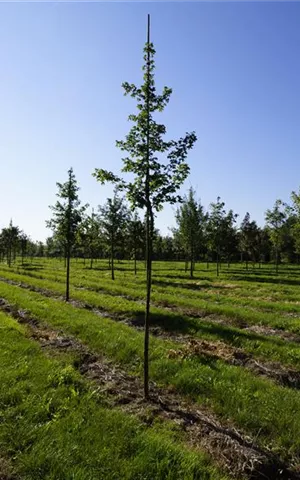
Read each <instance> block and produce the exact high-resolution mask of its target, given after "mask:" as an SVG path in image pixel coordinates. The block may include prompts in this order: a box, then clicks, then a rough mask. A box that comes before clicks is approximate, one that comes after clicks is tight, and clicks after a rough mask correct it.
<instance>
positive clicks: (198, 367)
mask: <svg viewBox="0 0 300 480" xmlns="http://www.w3.org/2000/svg"><path fill="white" fill-rule="evenodd" d="M94 267H95V268H94V269H92V270H91V269H90V268H88V265H87V264H86V265H84V264H83V262H82V261H75V260H74V261H73V262H72V270H71V298H72V299H73V300H76V301H77V302H78V303H74V304H71V305H67V304H65V303H64V302H63V300H62V298H61V295H62V294H63V292H64V275H65V272H64V266H63V263H62V262H60V261H58V260H51V261H50V260H44V259H43V260H40V261H34V262H32V263H30V262H29V263H27V264H26V265H24V266H21V265H20V264H18V265H14V266H13V267H12V268H11V269H9V268H8V267H6V266H5V265H3V264H0V277H1V278H2V280H1V282H0V297H2V298H5V299H6V300H7V301H8V302H9V303H10V304H13V305H15V306H17V308H18V309H23V310H24V309H25V310H26V311H28V312H30V315H32V316H33V317H34V318H35V319H38V320H39V321H40V322H42V323H44V324H48V325H50V326H52V327H53V328H56V329H57V328H59V329H61V330H63V331H64V332H66V333H67V334H71V335H73V336H74V337H75V338H77V339H78V340H79V341H80V342H82V343H83V344H84V345H86V346H87V347H88V348H90V349H92V351H94V352H96V353H97V354H101V355H104V356H105V357H106V358H108V359H109V360H110V361H113V362H115V364H116V365H121V366H122V368H124V369H125V370H126V371H127V372H129V373H130V374H132V375H135V376H137V377H139V376H141V374H142V358H143V333H142V331H141V330H139V329H136V328H135V327H134V325H140V324H141V322H142V318H143V309H144V305H143V302H144V287H145V278H144V277H145V274H144V267H143V264H142V263H141V264H139V271H138V275H137V276H136V277H135V276H134V274H133V272H132V264H130V262H121V263H119V264H117V271H116V280H115V281H114V282H113V281H112V280H111V279H110V273H109V271H108V270H107V262H104V261H101V262H100V261H98V262H97V263H95V264H94ZM183 267H184V266H183V264H180V263H177V264H175V263H167V262H166V263H154V275H153V304H154V305H153V308H152V325H153V326H152V330H153V329H154V330H153V334H154V333H155V334H156V335H152V336H151V378H152V379H153V380H154V381H155V382H157V384H159V385H160V386H161V387H162V388H166V389H172V391H173V392H174V394H175V395H178V398H183V399H190V400H192V401H194V402H196V403H197V404H198V406H199V408H200V409H201V408H202V409H203V408H204V409H206V410H207V409H208V410H209V411H211V412H212V414H213V415H217V417H218V418H219V419H220V421H221V422H223V424H224V425H225V426H226V425H227V426H231V427H235V428H237V429H239V430H240V431H241V432H245V434H247V435H249V436H250V438H252V439H255V442H256V443H257V444H258V445H259V446H260V447H261V448H263V449H267V450H270V451H272V452H273V453H274V455H277V456H278V457H279V458H280V459H281V460H282V461H283V462H285V463H286V464H288V465H290V466H291V468H292V469H294V470H297V468H298V467H297V465H299V459H300V413H299V412H300V392H299V390H297V389H295V388H294V389H291V388H288V387H284V386H282V385H280V384H278V382H277V381H275V380H272V379H270V378H263V377H261V376H258V375H257V374H256V372H255V371H251V370H249V369H247V368H244V366H243V365H232V364H229V363H228V361H227V359H226V355H225V354H223V355H209V354H208V352H207V351H202V352H201V351H199V350H197V352H196V353H195V354H193V352H192V354H189V355H182V351H183V347H182V344H184V342H185V337H187V338H188V340H189V341H190V339H191V337H193V338H195V339H199V340H200V339H201V340H203V339H204V340H205V341H207V342H210V345H212V346H218V347H220V345H227V346H228V347H230V348H238V349H239V353H241V352H242V353H243V352H244V353H245V354H247V355H250V356H251V358H253V359H254V360H255V361H264V362H267V364H266V363H265V364H264V365H267V366H268V368H270V369H271V370H272V368H273V369H275V370H276V368H277V369H278V368H285V369H286V368H292V369H293V371H294V372H296V373H297V372H298V373H299V371H300V369H299V364H300V344H299V343H298V334H299V337H300V303H299V301H300V289H299V286H300V285H299V284H300V269H298V268H297V267H282V268H281V271H280V273H279V275H276V274H275V272H274V268H273V267H270V266H264V267H262V268H260V269H258V268H255V269H254V268H252V267H249V270H246V269H245V268H244V267H241V266H239V265H233V266H231V267H230V268H225V267H222V270H221V274H220V276H219V277H216V275H215V271H214V269H213V268H212V266H210V268H209V269H207V268H206V265H197V266H196V272H195V278H194V279H190V278H189V277H188V274H187V273H185V271H184V268H183ZM7 280H10V281H13V282H17V283H20V282H22V286H23V287H24V286H26V287H31V288H38V289H40V292H39V293H37V292H33V291H30V290H28V289H25V288H21V286H17V285H9V284H8V283H7ZM298 290H299V292H298ZM46 294H47V295H48V296H46ZM52 297H53V298H52ZM84 304H88V305H90V306H91V307H96V308H97V309H98V310H99V311H100V313H101V312H102V313H103V314H104V313H105V315H104V316H99V314H97V312H95V311H88V310H86V309H83V308H80V307H81V306H82V305H84ZM98 313H99V312H98ZM0 320H1V326H2V324H4V325H6V323H5V322H8V320H7V317H5V318H4V316H3V315H2V316H1V317H0ZM124 320H126V321H128V320H129V322H128V324H126V323H124ZM10 322H11V320H10ZM155 328H159V332H160V333H158V332H157V331H155ZM8 331H10V332H14V335H16V333H15V332H18V338H19V340H20V337H21V336H22V335H23V336H24V332H22V335H21V333H20V327H16V325H14V329H13V328H12V326H11V325H10V328H8ZM167 335H168V336H167ZM178 338H179V339H180V343H178V341H177V340H178ZM22 341H24V342H25V341H26V342H29V340H28V339H24V338H23V340H22ZM8 343H9V342H8V338H6V337H5V338H4V340H3V345H4V347H5V348H4V347H3V348H4V350H6V349H7V350H8V347H7V345H8ZM31 343H32V342H31ZM32 348H33V347H32ZM34 348H36V352H38V348H37V347H34ZM1 351H2V348H1ZM22 351H23V350H22V346H20V348H19V347H18V348H17V347H16V348H14V354H13V353H12V352H11V351H10V352H7V359H8V358H10V356H11V355H16V354H18V355H21V356H22ZM225 353H226V351H225ZM36 355H38V356H39V360H37V363H36V365H35V366H32V368H30V371H31V372H34V371H35V369H38V365H37V364H38V363H41V357H42V354H41V353H40V352H38V353H36ZM20 358H21V357H20ZM52 361H53V362H58V360H57V359H53V358H52V359H50V358H45V362H52ZM68 361H69V362H70V359H69V360H68ZM26 362H28V360H26ZM26 362H25V364H26ZM63 362H66V360H65V359H61V358H60V359H59V367H57V368H66V367H65V366H64V365H63ZM20 363H23V360H20ZM71 363H72V362H71ZM51 368H52V367H51ZM2 370H3V368H2V369H1V371H2ZM4 370H5V374H4V377H5V375H6V371H7V366H6V367H5V366H4ZM14 375H15V377H16V378H17V377H18V373H17V368H16V366H15V365H12V366H11V369H10V377H9V380H7V381H8V382H9V381H10V382H12V380H13V379H14V378H15V377H14ZM32 375H33V377H34V373H32ZM72 375H73V373H72ZM74 375H75V373H74ZM75 376H76V375H75ZM34 378H35V377H34ZM36 378H37V384H38V385H37V387H38V386H39V388H44V391H45V392H48V389H49V388H50V390H51V387H49V384H47V383H46V384H44V385H43V386H42V383H41V377H40V376H39V374H38V372H37V375H36ZM72 378H73V377H72ZM74 378H75V377H74ZM76 381H77V380H76ZM81 382H82V381H81ZM18 385H19V383H18ZM84 388H85V389H87V390H85V389H83V391H82V392H81V391H80V392H79V394H78V395H77V396H76V402H78V404H76V406H75V407H74V405H73V407H72V415H73V417H74V418H73V417H72V415H71V416H70V418H69V417H68V416H67V420H64V421H65V423H63V420H62V423H63V424H64V425H65V426H66V425H67V424H68V425H69V423H70V422H71V424H72V422H73V424H74V431H76V428H75V425H76V424H77V422H79V424H80V421H81V422H82V420H80V419H79V417H77V415H80V414H82V408H83V405H86V402H87V401H91V400H87V398H86V397H85V395H87V397H88V395H89V394H88V393H87V392H88V387H86V386H85V387H84ZM50 390H49V391H50ZM52 394H53V392H52ZM52 394H50V393H49V395H50V396H51V395H52ZM45 395H46V393H45ZM74 401H75V400H74ZM82 402H83V403H82ZM21 403H22V402H21ZM31 403H32V402H31ZM32 404H33V403H32ZM22 408H23V407H22ZM24 408H25V407H24ZM84 408H85V407H84ZM86 408H87V409H88V408H91V409H92V410H93V409H94V410H93V412H94V413H93V415H95V416H96V417H97V415H100V416H101V415H104V414H102V413H99V412H100V411H102V410H101V409H103V408H104V409H105V405H100V406H99V402H98V403H97V404H95V405H94V406H88V407H86ZM37 410H38V408H37ZM98 410H99V411H98ZM87 411H88V410H87ZM121 414H122V412H119V413H118V415H121ZM30 415H31V414H30V412H29V416H30ZM105 415H106V414H105ZM105 415H104V416H105ZM107 415H108V416H109V412H107ZM116 415H117V414H116ZM71 417H72V418H71ZM112 417H113V418H115V416H114V415H112ZM123 417H124V419H123V420H122V422H123V421H124V425H127V422H129V424H130V425H133V424H134V425H138V424H136V423H135V422H137V420H136V419H135V418H130V419H128V415H124V413H123ZM123 417H122V418H123ZM105 418H108V417H106V416H105ZM117 418H118V419H119V418H120V417H117ZM119 421H120V422H121V420H119ZM5 422H7V420H6V419H5ZM122 422H121V423H122ZM130 422H133V423H130ZM7 425H9V422H8V423H7ZM109 425H110V424H109ZM7 428H9V427H7ZM32 428H33V427H32ZM32 428H31V430H32ZM107 428H108V429H109V430H110V429H111V430H112V432H113V431H114V427H113V426H109V427H107ZM124 428H125V426H124ZM126 428H127V426H126ZM126 428H125V430H124V438H126V435H127V433H126V432H127V430H126ZM128 428H129V427H128ZM130 428H133V427H130ZM130 428H129V430H130ZM135 428H136V430H134V428H133V430H130V431H133V433H132V441H133V442H134V441H137V440H139V436H138V433H137V432H140V431H143V435H144V436H145V439H144V446H145V445H146V446H147V445H148V444H149V448H150V450H151V448H152V447H151V441H152V436H153V435H154V437H153V438H157V435H161V437H159V438H161V441H162V444H163V442H164V441H166V442H167V447H166V451H165V453H162V456H163V459H162V463H163V464H164V465H173V464H174V473H172V472H173V470H172V468H173V467H172V468H171V470H170V475H171V476H170V477H169V476H166V473H164V470H163V469H161V470H160V467H159V466H157V469H158V470H157V471H156V470H151V468H150V467H148V464H147V462H146V463H145V465H139V467H138V468H141V470H140V471H138V470H136V469H135V467H134V465H135V460H132V462H131V464H132V467H130V466H129V465H130V461H129V460H130V458H131V457H130V455H129V457H128V462H127V457H126V455H127V454H126V455H125V459H124V458H123V457H124V454H123V453H122V452H123V450H122V448H124V445H123V443H122V442H124V439H123V440H122V436H121V438H120V445H119V446H118V447H117V449H118V448H119V451H118V452H121V453H120V456H121V457H122V460H120V462H121V463H120V464H118V461H116V462H115V466H114V467H112V466H111V467H110V468H115V470H114V471H113V470H111V471H110V472H108V473H107V474H104V472H103V478H104V476H105V475H106V478H145V479H146V478H161V479H163V478H184V479H185V478H216V479H217V478H220V474H219V473H215V472H214V473H213V476H211V468H212V467H211V466H210V464H209V463H207V460H204V457H203V456H201V455H202V454H201V455H200V454H199V455H200V457H199V458H198V456H197V455H196V454H195V452H193V451H191V452H189V451H188V450H183V451H182V452H183V453H182V455H183V456H181V455H179V451H181V450H180V447H178V444H177V443H178V438H176V435H175V434H173V433H172V435H173V437H172V435H171V439H169V437H168V435H170V432H169V430H168V429H166V432H167V433H165V432H161V431H159V432H158V433H157V432H156V431H155V433H152V429H150V430H151V431H149V430H148V429H147V431H145V428H144V429H143V428H141V427H140V426H136V427H135ZM91 429H92V426H91ZM29 430H30V429H28V431H29ZM33 430H34V429H33ZM41 431H42V430H41ZM71 431H72V432H73V430H72V428H71ZM80 434H82V432H81V433H80ZM78 435H79V434H78ZM94 435H95V438H96V439H97V438H98V437H97V435H96V433H93V431H92V430H91V436H92V438H93V436H94ZM165 435H167V437H166V436H165ZM174 435H175V437H174ZM129 436H130V434H129ZM76 438H77V440H78V437H76ZM40 440H41V442H42V436H41V439H40V438H39V435H36V436H35V437H34V441H33V440H31V443H30V445H31V447H30V449H29V451H30V452H31V450H32V451H35V449H36V448H37V449H38V448H40V447H38V445H39V441H40ZM74 441H75V440H74ZM95 441H99V439H98V440H95ZM110 441H111V443H109V439H107V443H106V444H105V451H106V450H108V453H107V455H108V458H109V456H110V455H112V456H113V455H114V453H112V452H113V450H114V449H113V444H114V440H113V434H112V437H110ZM168 442H169V443H168ZM170 442H171V443H170ZM71 444H72V441H71ZM141 444H143V442H141ZM1 445H2V446H1V447H0V454H1V452H2V451H3V452H6V453H8V454H9V455H8V456H9V457H14V456H15V451H16V450H14V447H11V446H9V445H8V444H6V443H5V442H4V443H2V444H1ZM169 445H171V447H172V448H171V450H170V452H171V451H172V452H174V454H173V457H172V460H170V459H169V458H168V455H169V453H170V452H169ZM41 448H42V447H41ZM66 448H67V446H66V445H65V439H62V441H61V443H59V444H58V451H60V453H59V455H65V454H66V455H67V456H68V455H70V454H69V453H64V452H65V449H66ZM70 448H71V447H70ZM74 448H75V447H74ZM77 448H78V449H79V450H80V447H78V446H77ZM103 448H104V447H103ZM147 448H148V447H147ZM153 448H154V447H153ZM110 449H112V451H110ZM172 449H173V450H172ZM24 450H26V448H25V447H24ZM154 450H155V449H154ZM20 451H21V453H20V456H19V457H18V456H17V459H18V460H17V461H16V464H17V465H18V467H17V468H18V469H19V471H20V472H21V474H22V475H23V476H24V475H25V477H24V478H78V479H79V478H102V477H101V476H98V477H96V476H90V477H88V476H84V475H85V474H84V471H82V468H83V466H82V462H83V461H84V459H85V458H87V459H89V458H90V455H92V454H91V453H89V452H87V453H83V452H81V454H80V455H81V456H80V458H79V459H78V466H77V467H76V468H78V476H76V475H77V473H76V474H75V476H72V475H74V474H73V473H72V472H71V471H69V468H70V466H69V464H68V463H67V462H66V464H65V465H64V468H65V470H64V473H56V476H49V475H52V473H51V472H52V471H53V472H56V470H55V468H56V467H55V466H54V465H55V461H56V460H55V459H54V460H53V463H51V465H50V467H49V472H50V473H49V472H48V473H46V474H45V473H43V475H44V476H37V473H36V472H37V471H36V470H34V467H33V465H32V459H31V460H28V462H27V460H26V461H23V460H22V459H23V455H24V452H23V450H22V448H21V449H20ZM161 451H162V452H164V450H163V447H161ZM153 452H154V451H153ZM153 454H154V453H153ZM156 454H157V451H156ZM35 455H36V454H35ZM99 455H100V458H101V454H99ZM103 455H104V454H103ZM118 455H119V453H118V454H117V458H118ZM122 455H123V456H122ZM136 455H137V457H138V458H143V455H144V454H143V453H140V452H137V453H136ZM145 455H146V454H145ZM164 455H165V457H164ZM170 455H171V453H170ZM189 455H191V457H189ZM195 455H196V456H195ZM43 458H44V460H43V461H45V464H47V463H48V462H49V459H48V456H47V455H46V456H45V457H43ZM91 458H92V457H91ZM103 458H104V460H103V462H104V463H106V461H107V460H106V459H105V456H104V457H103ZM110 458H111V457H110ZM150 458H151V455H150V456H149V462H150V463H151V461H150ZM43 461H42V460H41V462H42V464H43ZM88 461H91V463H92V464H93V462H96V457H95V458H94V457H93V458H92V459H91V460H88ZM109 461H110V462H111V460H109ZM136 461H137V460H136ZM26 462H27V463H26ZM122 462H123V463H124V466H123V463H122ZM126 462H127V463H126ZM137 462H138V461H137ZM165 462H166V463H165ZM178 462H179V463H178ZM185 462H187V463H186V465H190V467H189V468H190V470H189V468H185V467H184V468H183V467H182V465H185ZM189 462H191V463H189ZM205 462H206V463H205ZM58 463H59V462H58ZM45 464H43V466H42V467H41V468H42V469H43V468H45ZM125 464H126V465H125ZM24 465H27V466H28V468H27V470H26V467H24ZM118 465H121V467H120V466H118ZM23 467H24V468H25V470H24V468H23ZM61 468H63V467H61ZM118 468H122V471H124V475H123V476H121V477H118V476H117V474H116V473H114V472H116V471H117V470H118ZM143 468H144V470H143ZM180 468H181V469H182V470H180ZM22 469H23V470H22ZM30 469H33V471H34V472H35V476H32V477H30V473H29V472H30ZM148 469H149V475H150V472H152V473H151V475H152V476H145V475H148ZM66 472H68V473H67V474H66ZM136 472H137V473H136ZM144 472H147V473H144ZM178 472H185V473H179V474H178ZM195 472H200V473H199V477H197V474H196V473H195ZM201 472H202V473H201ZM203 472H204V473H203ZM0 473H1V472H0ZM26 475H27V476H26ZM28 475H29V476H28ZM45 475H48V476H45ZM59 475H61V476H59ZM64 475H65V476H64ZM91 475H95V473H93V472H91ZM101 475H102V473H101ZM130 475H131V476H130ZM134 475H135V476H134ZM172 475H173V476H172ZM176 475H177V477H176ZM184 475H185V476H184ZM201 475H203V476H201ZM205 475H206V476H205ZM218 475H219V476H218ZM267 478H275V477H267ZM287 478H288V477H287ZM291 478H292V477H291Z"/></svg>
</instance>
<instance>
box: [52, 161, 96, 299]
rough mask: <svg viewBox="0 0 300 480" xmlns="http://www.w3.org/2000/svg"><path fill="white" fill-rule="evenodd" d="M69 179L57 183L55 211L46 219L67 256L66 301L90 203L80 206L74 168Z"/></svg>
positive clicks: (68, 296)
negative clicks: (75, 251)
mask: <svg viewBox="0 0 300 480" xmlns="http://www.w3.org/2000/svg"><path fill="white" fill-rule="evenodd" d="M68 177H69V178H68V181H67V182H65V183H57V184H56V185H57V187H58V193H57V194H56V195H57V197H58V198H60V201H59V200H58V201H57V202H56V204H55V205H54V206H50V207H49V208H50V209H51V210H52V212H53V218H52V219H51V220H47V221H46V225H47V227H48V228H51V229H52V230H53V231H54V234H55V235H56V238H58V239H59V240H60V241H61V242H62V244H63V246H64V251H65V258H66V267H67V271H66V302H68V301H69V298H70V259H71V254H72V249H73V246H74V243H75V239H76V232H77V229H78V227H79V225H80V223H81V221H82V218H83V215H84V212H85V210H86V208H87V207H88V205H84V206H80V204H81V201H80V200H79V197H78V191H79V187H78V185H77V180H76V178H75V175H74V173H73V168H70V169H69V170H68Z"/></svg>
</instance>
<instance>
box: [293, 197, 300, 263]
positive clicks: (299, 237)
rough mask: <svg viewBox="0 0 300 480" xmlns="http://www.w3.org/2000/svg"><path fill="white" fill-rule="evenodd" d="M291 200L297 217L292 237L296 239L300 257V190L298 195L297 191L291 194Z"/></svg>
mask: <svg viewBox="0 0 300 480" xmlns="http://www.w3.org/2000/svg"><path fill="white" fill-rule="evenodd" d="M291 199H292V202H293V204H292V208H293V213H294V215H295V221H294V223H293V225H292V227H291V235H292V237H293V239H294V244H295V252H296V254H297V256H298V257H299V255H300V189H299V193H296V192H295V191H293V192H292V193H291Z"/></svg>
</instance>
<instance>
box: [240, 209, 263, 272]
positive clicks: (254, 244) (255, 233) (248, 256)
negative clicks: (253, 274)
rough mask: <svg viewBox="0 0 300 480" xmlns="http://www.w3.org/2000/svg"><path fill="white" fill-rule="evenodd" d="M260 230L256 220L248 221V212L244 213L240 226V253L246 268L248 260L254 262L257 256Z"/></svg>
mask: <svg viewBox="0 0 300 480" xmlns="http://www.w3.org/2000/svg"><path fill="white" fill-rule="evenodd" d="M259 247H260V232H259V228H258V226H257V224H256V222H255V221H254V220H253V221H252V222H251V221H250V214H249V212H247V213H246V215H245V217H244V218H243V221H242V223H241V228H240V249H241V254H242V256H243V257H244V259H245V261H246V269H247V270H248V262H249V260H252V261H253V262H255V261H256V260H257V259H258V258H259Z"/></svg>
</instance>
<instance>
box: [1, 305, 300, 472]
mask: <svg viewBox="0 0 300 480" xmlns="http://www.w3.org/2000/svg"><path fill="white" fill-rule="evenodd" d="M0 309H1V310H3V311H5V312H6V313H8V314H10V315H12V316H13V317H14V318H15V319H16V320H17V321H18V322H20V323H25V324H26V325H27V326H28V328H29V331H30V334H31V337H32V338H33V339H34V340H36V341H38V342H39V343H40V345H41V346H42V347H43V348H45V349H46V350H47V351H48V352H50V354H51V351H52V350H53V349H54V350H55V351H61V350H68V351H71V352H74V354H75V355H76V357H77V358H79V361H77V362H76V365H75V366H76V368H77V369H78V370H79V372H80V373H81V374H82V375H83V376H84V377H86V378H88V379H91V380H93V381H94V382H95V383H96V384H97V385H98V387H99V392H100V393H101V394H103V393H105V394H106V395H107V397H108V399H109V400H110V402H111V403H112V404H113V405H115V406H118V407H119V408H121V409H122V410H124V411H126V412H128V413H131V414H134V415H137V416H138V417H139V418H140V420H142V421H143V422H144V423H145V424H147V425H151V424H152V422H153V421H154V420H157V419H158V418H160V419H161V420H162V421H164V420H168V421H172V422H174V423H175V424H176V425H177V426H179V428H181V429H182V431H183V432H184V439H185V441H186V443H187V444H188V445H190V446H191V447H193V448H201V449H204V450H205V451H207V452H208V453H209V454H210V455H211V456H212V457H213V458H214V459H215V461H216V462H217V463H218V464H219V465H220V466H221V467H223V468H225V469H226V470H227V472H228V473H230V474H231V475H232V476H233V478H247V479H251V480H254V479H261V480H263V479H264V480H266V479H269V480H279V479H281V480H296V479H298V480H299V479H300V475H299V474H297V473H296V472H293V471H291V470H289V467H288V466H287V465H284V464H283V463H282V462H281V461H280V460H279V459H278V458H277V457H276V456H275V455H273V454H272V453H271V452H270V451H268V450H264V449H262V448H261V447H259V446H258V445H256V442H255V440H254V439H252V438H250V437H249V436H246V435H245V434H243V433H242V432H239V431H238V430H236V429H235V428H233V427H231V426H229V425H222V424H221V423H220V421H219V420H218V419H217V418H216V417H215V415H214V414H212V413H211V412H210V411H209V410H208V409H206V410H204V409H202V410H200V409H199V405H197V404H194V403H191V402H188V401H186V400H184V399H182V398H181V396H180V395H179V394H177V393H175V392H174V391H171V390H168V389H163V388H160V387H158V386H157V385H156V384H154V383H153V382H152V383H151V399H150V400H149V401H145V400H144V398H143V385H142V382H141V380H140V379H139V378H138V377H135V376H132V375H129V374H128V373H127V372H126V371H124V370H123V369H121V368H120V367H119V366H117V365H114V364H113V363H112V362H110V361H108V360H107V359H105V358H104V357H102V356H99V355H96V354H94V353H93V352H91V351H89V349H88V348H87V347H86V346H84V345H83V344H81V343H80V342H79V341H78V340H76V339H74V338H71V337H66V336H65V335H64V334H63V333H62V332H58V331H56V330H54V329H52V328H50V327H49V326H45V325H42V324H41V323H40V322H38V321H37V320H36V319H34V318H33V317H32V316H31V315H30V314H29V313H28V312H26V311H25V310H18V309H16V308H14V307H12V306H11V305H9V303H7V302H6V301H5V299H0Z"/></svg>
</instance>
